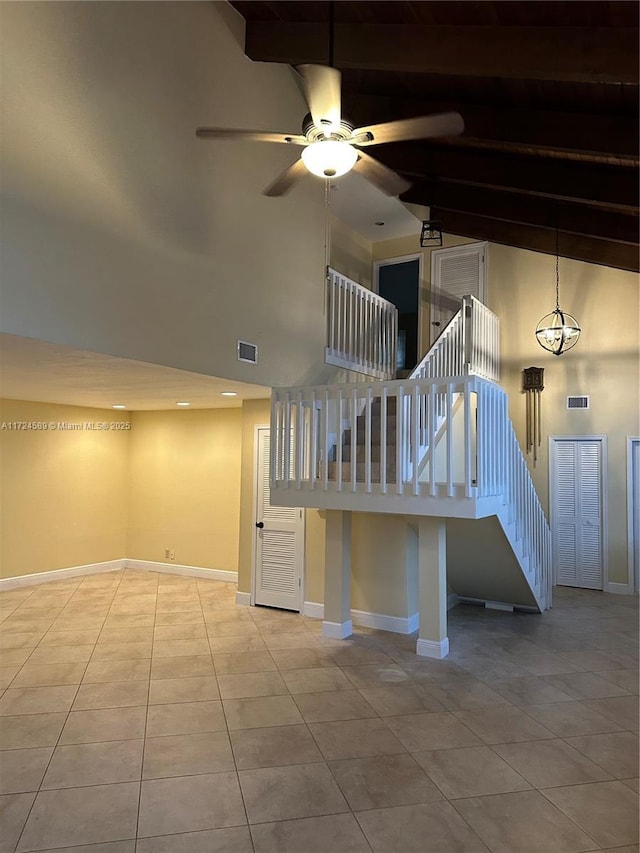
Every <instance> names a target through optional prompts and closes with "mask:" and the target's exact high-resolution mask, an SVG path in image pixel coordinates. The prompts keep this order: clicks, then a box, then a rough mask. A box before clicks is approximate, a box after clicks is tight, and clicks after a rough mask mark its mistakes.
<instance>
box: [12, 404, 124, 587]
mask: <svg viewBox="0 0 640 853" xmlns="http://www.w3.org/2000/svg"><path fill="white" fill-rule="evenodd" d="M0 421H2V422H3V424H9V423H22V424H25V423H34V424H36V425H38V424H41V425H46V426H47V429H43V428H40V429H38V428H36V429H29V430H26V429H9V428H7V429H0V483H1V484H2V485H1V492H0V519H1V521H0V524H1V528H0V529H1V543H0V556H1V559H0V577H3V578H4V577H17V576H21V575H27V574H32V573H37V572H41V571H47V570H51V569H62V568H67V567H69V566H80V565H86V564H88V563H95V562H102V561H104V560H116V559H121V558H122V557H124V556H125V544H126V516H127V507H126V483H127V469H128V459H129V443H130V438H131V432H130V431H127V430H116V429H107V430H102V429H100V430H98V429H86V428H85V424H93V425H98V424H107V425H109V426H110V425H111V424H113V423H114V422H125V423H126V422H128V421H129V415H128V414H127V413H123V412H120V413H118V414H117V415H116V414H115V413H114V412H113V411H112V410H107V411H105V410H102V409H85V408H77V407H74V406H55V405H51V404H45V403H28V402H22V401H16V400H3V401H0ZM53 425H55V429H54V428H53ZM68 425H72V426H75V425H80V426H81V427H82V429H81V430H76V429H67V428H64V427H65V426H68Z"/></svg>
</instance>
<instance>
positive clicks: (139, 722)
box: [60, 706, 146, 744]
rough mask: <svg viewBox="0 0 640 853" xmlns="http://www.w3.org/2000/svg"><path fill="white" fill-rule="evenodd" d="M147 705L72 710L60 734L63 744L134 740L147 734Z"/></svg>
mask: <svg viewBox="0 0 640 853" xmlns="http://www.w3.org/2000/svg"><path fill="white" fill-rule="evenodd" d="M145 720H146V707H144V706H142V707H133V708H104V709H100V710H95V711H71V713H70V714H69V717H68V719H67V722H66V724H65V727H64V729H63V731H62V736H61V737H60V743H61V744H78V743H98V742H100V741H110V740H133V739H135V738H143V737H144V734H145Z"/></svg>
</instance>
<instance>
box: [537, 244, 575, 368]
mask: <svg viewBox="0 0 640 853" xmlns="http://www.w3.org/2000/svg"><path fill="white" fill-rule="evenodd" d="M581 331H582V330H581V328H580V326H579V325H578V321H577V320H576V318H575V317H572V316H571V314H567V312H566V311H563V310H562V309H561V308H560V271H559V253H558V229H557V228H556V307H555V308H554V310H553V311H552V312H551V313H550V314H547V315H546V316H544V317H543V318H542V320H540V322H539V323H538V325H537V326H536V338H537V339H538V343H539V344H540V346H541V347H542V348H543V349H546V350H548V351H549V352H552V353H553V354H554V355H562V353H563V352H566V351H567V350H569V349H571V348H572V347H574V346H575V345H576V344H577V343H578V338H579V337H580V332H581Z"/></svg>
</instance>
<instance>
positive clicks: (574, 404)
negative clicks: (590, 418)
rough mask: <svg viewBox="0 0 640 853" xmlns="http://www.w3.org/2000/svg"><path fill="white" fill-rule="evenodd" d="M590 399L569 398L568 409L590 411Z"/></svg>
mask: <svg viewBox="0 0 640 853" xmlns="http://www.w3.org/2000/svg"><path fill="white" fill-rule="evenodd" d="M588 408H589V398H588V397H567V409H588Z"/></svg>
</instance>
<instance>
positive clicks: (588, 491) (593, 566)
mask: <svg viewBox="0 0 640 853" xmlns="http://www.w3.org/2000/svg"><path fill="white" fill-rule="evenodd" d="M602 446H603V443H602V441H601V440H600V439H570V440H565V439H552V454H551V501H552V524H551V526H552V534H553V550H554V565H555V568H556V582H557V583H558V584H560V585H561V586H577V587H583V588H585V589H602V586H603V575H604V572H603V510H602V496H603V464H602V456H603V454H602Z"/></svg>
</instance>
